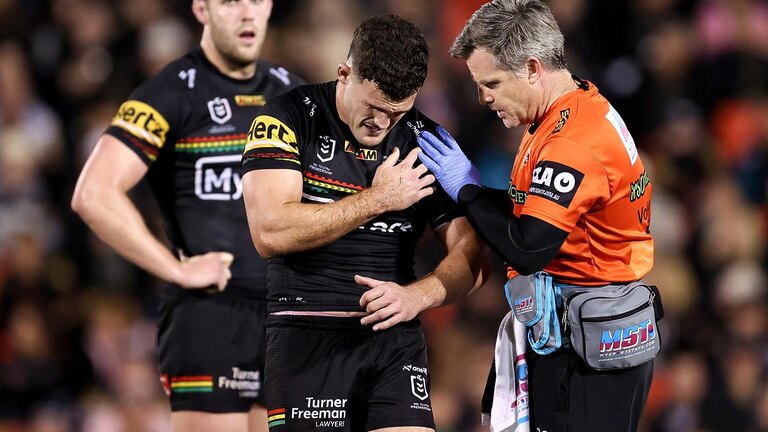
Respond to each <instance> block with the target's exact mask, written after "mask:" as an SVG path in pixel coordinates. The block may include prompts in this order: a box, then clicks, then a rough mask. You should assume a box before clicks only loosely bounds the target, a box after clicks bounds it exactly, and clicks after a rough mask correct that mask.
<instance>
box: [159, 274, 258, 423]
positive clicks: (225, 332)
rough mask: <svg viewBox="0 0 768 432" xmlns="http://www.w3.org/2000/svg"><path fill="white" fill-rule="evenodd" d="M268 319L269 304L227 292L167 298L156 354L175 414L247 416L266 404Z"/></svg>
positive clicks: (188, 292)
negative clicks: (253, 409)
mask: <svg viewBox="0 0 768 432" xmlns="http://www.w3.org/2000/svg"><path fill="white" fill-rule="evenodd" d="M228 289H229V287H228ZM233 291H234V290H233ZM266 317H267V303H266V301H265V300H258V299H253V298H248V297H242V296H239V295H236V294H230V293H227V291H224V292H222V293H218V294H213V295H208V294H205V293H204V292H202V291H183V292H178V293H177V294H176V295H174V296H173V297H170V298H168V299H165V301H164V303H163V305H162V306H161V311H160V322H159V325H158V327H159V328H158V352H159V366H160V374H161V375H160V381H161V382H162V384H163V388H164V389H165V392H166V394H167V395H168V396H169V398H170V403H171V411H204V412H211V413H232V412H248V410H250V408H251V405H252V404H253V403H255V402H260V403H263V395H262V393H263V388H262V386H263V379H264V359H265V341H266V339H265V335H264V324H265V320H266Z"/></svg>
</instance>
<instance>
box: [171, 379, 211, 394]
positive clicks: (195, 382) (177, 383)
mask: <svg viewBox="0 0 768 432" xmlns="http://www.w3.org/2000/svg"><path fill="white" fill-rule="evenodd" d="M171 392H172V393H212V392H213V377H212V376H210V375H197V376H175V377H172V378H171Z"/></svg>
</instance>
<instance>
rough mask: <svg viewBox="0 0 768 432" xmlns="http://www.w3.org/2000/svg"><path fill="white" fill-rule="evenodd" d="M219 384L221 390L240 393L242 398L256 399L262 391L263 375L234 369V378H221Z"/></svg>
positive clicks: (257, 372)
mask: <svg viewBox="0 0 768 432" xmlns="http://www.w3.org/2000/svg"><path fill="white" fill-rule="evenodd" d="M217 384H218V387H219V388H220V389H226V390H237V391H239V392H240V397H244V398H255V397H258V396H259V392H260V391H261V373H260V372H259V371H249V370H242V369H240V368H236V367H233V368H232V376H231V377H226V376H220V377H219V380H218V383H217Z"/></svg>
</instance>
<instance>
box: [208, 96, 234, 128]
mask: <svg viewBox="0 0 768 432" xmlns="http://www.w3.org/2000/svg"><path fill="white" fill-rule="evenodd" d="M208 112H209V113H210V114H211V120H213V121H215V122H216V123H218V124H224V123H226V122H228V121H229V119H231V118H232V108H231V107H230V106H229V101H228V100H227V99H226V98H221V97H217V98H215V99H211V100H209V101H208Z"/></svg>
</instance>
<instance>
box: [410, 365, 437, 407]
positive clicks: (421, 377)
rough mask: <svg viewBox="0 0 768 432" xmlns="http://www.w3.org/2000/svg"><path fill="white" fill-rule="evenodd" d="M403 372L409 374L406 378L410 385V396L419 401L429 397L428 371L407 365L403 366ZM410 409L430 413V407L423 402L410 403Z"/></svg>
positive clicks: (424, 368)
mask: <svg viewBox="0 0 768 432" xmlns="http://www.w3.org/2000/svg"><path fill="white" fill-rule="evenodd" d="M403 370H404V371H405V372H409V374H408V378H409V380H410V384H411V394H412V395H413V396H414V397H416V399H418V400H419V401H425V400H427V398H428V397H429V390H428V389H427V375H429V371H428V370H427V368H426V367H420V366H414V365H411V364H408V365H405V366H403ZM410 408H411V409H418V410H424V411H432V407H431V406H430V405H429V403H424V402H413V403H411V406H410Z"/></svg>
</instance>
